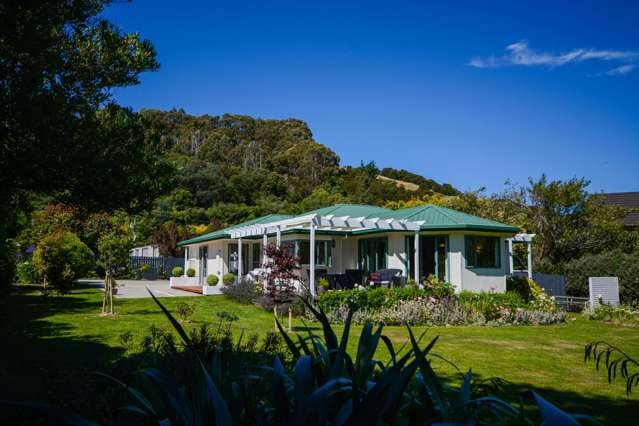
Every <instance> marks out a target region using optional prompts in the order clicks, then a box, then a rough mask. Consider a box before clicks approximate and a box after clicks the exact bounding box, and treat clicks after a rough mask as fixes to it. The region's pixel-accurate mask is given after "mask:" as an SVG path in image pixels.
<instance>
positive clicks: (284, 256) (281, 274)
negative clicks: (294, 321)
mask: <svg viewBox="0 0 639 426" xmlns="http://www.w3.org/2000/svg"><path fill="white" fill-rule="evenodd" d="M265 250H266V257H267V259H268V262H267V264H266V270H267V271H269V272H268V273H267V275H266V280H265V287H264V300H265V302H266V306H267V307H272V306H273V305H275V306H277V305H282V304H286V305H290V304H291V303H292V302H293V300H294V299H295V298H297V296H296V289H295V281H296V280H298V279H299V274H298V271H299V262H300V259H299V258H298V257H297V256H295V255H294V254H293V253H291V252H290V251H289V250H288V248H287V247H285V246H282V247H278V246H276V245H274V244H270V245H268V246H267V247H266V249H265Z"/></svg>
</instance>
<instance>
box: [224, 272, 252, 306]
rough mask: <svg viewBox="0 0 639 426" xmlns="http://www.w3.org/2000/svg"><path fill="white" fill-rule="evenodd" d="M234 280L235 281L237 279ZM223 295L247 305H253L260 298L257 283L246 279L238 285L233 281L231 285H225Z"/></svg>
mask: <svg viewBox="0 0 639 426" xmlns="http://www.w3.org/2000/svg"><path fill="white" fill-rule="evenodd" d="M233 279H235V277H234V278H233ZM222 293H223V294H224V295H225V296H226V297H228V298H230V299H232V300H235V301H236V302H239V303H242V304H245V305H249V304H251V303H253V302H254V301H255V300H256V299H257V297H258V292H257V288H256V286H255V283H254V282H252V281H249V280H246V279H243V280H241V281H240V282H238V283H233V281H231V283H230V284H227V283H224V287H222Z"/></svg>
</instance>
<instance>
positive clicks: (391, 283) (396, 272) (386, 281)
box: [368, 269, 402, 287]
mask: <svg viewBox="0 0 639 426" xmlns="http://www.w3.org/2000/svg"><path fill="white" fill-rule="evenodd" d="M401 278H402V270H401V269H380V270H378V271H375V272H372V273H371V274H370V276H369V279H368V282H369V283H370V284H371V285H374V286H376V287H378V286H383V287H395V286H398V285H401Z"/></svg>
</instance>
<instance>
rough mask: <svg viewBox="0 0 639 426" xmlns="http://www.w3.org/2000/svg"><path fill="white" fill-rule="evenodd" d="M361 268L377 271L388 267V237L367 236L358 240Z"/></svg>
mask: <svg viewBox="0 0 639 426" xmlns="http://www.w3.org/2000/svg"><path fill="white" fill-rule="evenodd" d="M357 252H358V257H359V268H360V269H363V270H364V271H365V272H367V273H368V272H375V271H379V270H380V269H386V257H387V256H388V239H387V238H386V237H383V238H366V239H362V240H359V241H358V242H357Z"/></svg>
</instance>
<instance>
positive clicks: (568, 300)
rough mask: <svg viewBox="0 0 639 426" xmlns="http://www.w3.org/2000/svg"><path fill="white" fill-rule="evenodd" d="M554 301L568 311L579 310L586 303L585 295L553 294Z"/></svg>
mask: <svg viewBox="0 0 639 426" xmlns="http://www.w3.org/2000/svg"><path fill="white" fill-rule="evenodd" d="M555 303H556V304H557V306H559V307H560V308H563V309H564V310H566V311H568V312H580V311H582V310H583V309H584V307H585V306H586V303H588V298H587V297H574V296H555Z"/></svg>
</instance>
